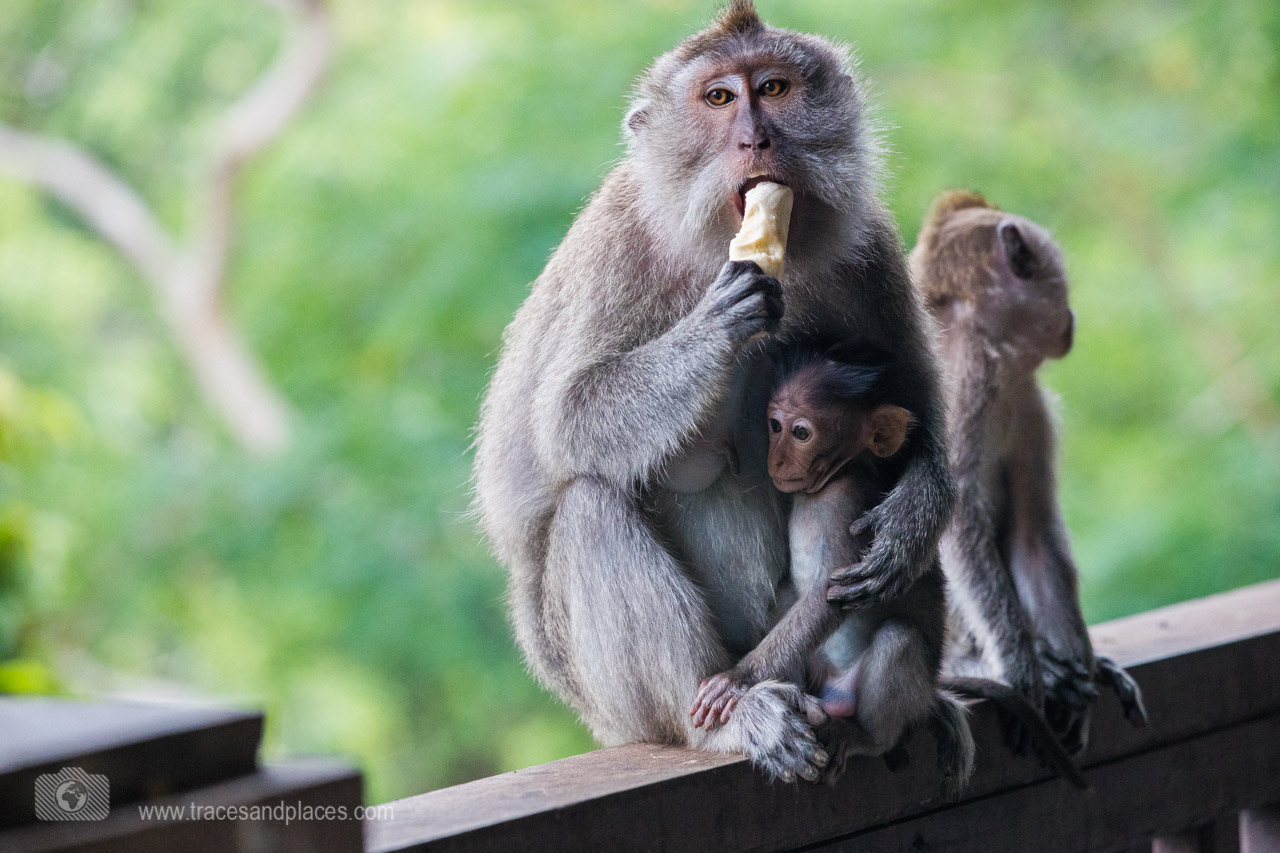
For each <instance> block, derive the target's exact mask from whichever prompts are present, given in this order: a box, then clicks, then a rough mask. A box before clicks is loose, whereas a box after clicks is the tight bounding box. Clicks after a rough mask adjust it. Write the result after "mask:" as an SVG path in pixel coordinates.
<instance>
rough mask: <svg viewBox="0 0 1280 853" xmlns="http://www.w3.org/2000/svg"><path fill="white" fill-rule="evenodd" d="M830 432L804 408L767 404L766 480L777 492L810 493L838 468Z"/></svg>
mask: <svg viewBox="0 0 1280 853" xmlns="http://www.w3.org/2000/svg"><path fill="white" fill-rule="evenodd" d="M831 439H832V436H831V435H830V433H829V432H828V431H827V430H826V429H823V428H822V426H819V425H818V424H817V423H815V421H814V419H813V418H811V417H809V413H808V412H807V411H805V410H804V409H803V408H800V409H797V408H795V407H794V406H793V405H791V404H790V402H789V401H788V402H783V401H780V400H774V401H773V402H772V403H770V405H769V478H770V479H772V480H773V485H774V486H775V487H777V489H778V491H780V492H786V493H788V494H790V493H792V492H807V493H809V494H813V493H815V492H819V491H821V490H822V487H823V486H825V485H826V484H827V481H828V480H829V479H831V475H832V474H834V473H835V472H836V469H837V468H838V467H839V466H838V465H836V464H835V463H836V462H837V461H840V460H838V459H836V457H835V454H833V453H832V451H833V450H834V449H835V448H834V447H833V446H832V445H833V442H832V440H831Z"/></svg>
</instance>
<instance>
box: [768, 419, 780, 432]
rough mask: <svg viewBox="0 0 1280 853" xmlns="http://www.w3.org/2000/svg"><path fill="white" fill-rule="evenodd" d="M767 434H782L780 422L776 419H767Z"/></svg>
mask: <svg viewBox="0 0 1280 853" xmlns="http://www.w3.org/2000/svg"><path fill="white" fill-rule="evenodd" d="M769 432H782V422H781V421H779V420H778V419H777V418H769Z"/></svg>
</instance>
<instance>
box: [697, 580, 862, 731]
mask: <svg viewBox="0 0 1280 853" xmlns="http://www.w3.org/2000/svg"><path fill="white" fill-rule="evenodd" d="M843 618H844V614H842V613H841V612H840V608H839V607H838V606H836V605H833V604H830V603H829V602H828V601H827V598H826V582H825V578H819V579H818V582H817V583H814V584H812V585H810V587H809V588H808V589H807V590H805V591H804V593H803V594H802V595H801V596H800V598H799V600H797V601H796V603H795V604H793V605H792V606H791V607H790V608H789V609H788V610H787V612H786V613H785V614H783V616H782V618H781V619H780V620H779V621H778V624H776V625H774V626H773V629H772V630H770V631H769V633H768V634H767V635H765V638H764V639H763V640H761V641H760V645H758V646H756V647H755V648H754V649H752V650H751V651H750V652H749V653H748V654H747V655H746V656H745V657H743V658H742V660H740V661H739V662H738V664H737V665H736V666H734V668H733V669H731V670H728V671H727V672H721V673H719V674H717V675H713V676H711V677H710V678H708V679H707V680H706V681H704V682H702V686H701V687H700V688H699V689H698V695H697V697H696V698H695V699H694V702H693V707H692V708H690V709H689V714H690V716H692V717H693V722H694V725H695V726H703V725H706V726H708V727H710V728H715V727H716V726H718V725H722V724H724V723H727V722H728V721H729V717H730V715H731V714H732V713H733V709H734V707H735V706H736V705H737V704H738V699H739V698H741V697H742V696H743V695H744V694H745V693H746V691H747V690H749V689H750V688H751V687H752V686H753V685H755V684H759V683H760V682H761V681H767V680H769V679H779V680H790V679H792V678H794V677H796V676H795V675H794V674H795V673H796V672H797V671H800V670H802V669H803V665H804V662H805V661H806V660H807V659H808V658H809V656H810V655H811V654H812V653H813V651H814V650H815V649H817V648H818V646H820V645H821V644H822V642H823V641H824V640H826V639H827V637H829V636H831V632H832V631H834V630H835V629H836V628H837V627H838V626H839V624H840V622H841V621H842V620H843Z"/></svg>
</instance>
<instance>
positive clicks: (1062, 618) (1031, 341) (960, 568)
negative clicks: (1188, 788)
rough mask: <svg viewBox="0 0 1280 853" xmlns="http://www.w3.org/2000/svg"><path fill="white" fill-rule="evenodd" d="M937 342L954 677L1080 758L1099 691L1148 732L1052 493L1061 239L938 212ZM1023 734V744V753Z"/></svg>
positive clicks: (974, 203)
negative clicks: (1087, 612) (1081, 592)
mask: <svg viewBox="0 0 1280 853" xmlns="http://www.w3.org/2000/svg"><path fill="white" fill-rule="evenodd" d="M911 265H912V272H913V274H914V277H915V280H916V282H917V285H918V286H919V287H920V289H921V291H922V292H923V294H924V297H925V299H926V302H927V304H928V306H929V309H930V311H931V312H932V313H933V316H934V317H935V319H936V320H937V321H938V324H939V326H940V327H941V330H942V331H941V341H942V359H943V362H944V365H945V368H946V371H947V395H948V402H949V404H950V418H949V425H950V430H951V441H950V445H951V457H952V469H953V472H954V474H955V477H956V481H957V484H958V486H959V490H960V492H959V497H960V499H959V501H958V503H957V509H956V514H955V518H954V519H953V520H952V523H951V526H950V528H949V529H948V531H947V533H946V535H945V536H944V538H943V542H942V558H943V566H944V569H945V571H946V575H947V580H948V582H949V586H950V590H951V606H952V615H953V626H954V630H953V631H952V645H951V648H950V649H949V651H948V654H947V669H948V670H949V671H950V672H951V673H953V674H955V675H960V676H970V675H971V676H983V677H988V678H993V679H998V680H1001V681H1004V682H1006V683H1008V684H1009V685H1011V686H1012V687H1014V688H1016V689H1017V690H1018V691H1019V692H1021V693H1022V694H1023V695H1024V696H1026V697H1027V698H1028V699H1029V700H1030V701H1031V702H1032V703H1033V704H1034V705H1035V706H1036V707H1037V708H1039V709H1043V710H1044V712H1045V716H1046V717H1047V719H1048V720H1049V722H1050V724H1051V725H1052V726H1053V728H1054V730H1055V732H1056V733H1057V735H1058V737H1059V738H1060V740H1061V741H1062V744H1063V745H1064V746H1065V747H1066V748H1067V749H1068V750H1069V751H1070V752H1072V753H1074V754H1078V753H1080V752H1081V751H1083V750H1084V748H1085V745H1086V743H1087V739H1088V731H1089V707H1090V705H1091V703H1092V701H1093V699H1094V697H1096V695H1097V687H1096V686H1095V685H1096V682H1098V681H1102V682H1104V683H1107V684H1110V685H1111V686H1113V687H1114V689H1115V690H1116V691H1117V693H1118V695H1119V696H1120V698H1121V701H1122V703H1123V705H1124V708H1125V713H1126V715H1127V716H1128V717H1129V719H1130V720H1131V721H1133V722H1135V723H1142V722H1145V710H1144V709H1143V706H1142V698H1141V693H1140V692H1139V690H1138V687H1137V685H1136V684H1135V683H1134V682H1133V681H1132V680H1131V679H1130V678H1129V677H1128V675H1127V674H1125V673H1124V671H1123V670H1121V669H1120V668H1119V667H1118V666H1116V665H1115V664H1114V662H1112V661H1110V660H1107V659H1105V658H1095V656H1094V653H1093V648H1092V646H1091V644H1090V642H1089V634H1088V631H1087V630H1086V629H1085V624H1084V618H1083V616H1082V615H1081V612H1080V604H1079V600H1078V597H1077V578H1076V569H1075V564H1074V563H1073V561H1072V559H1071V550H1070V546H1069V544H1068V541H1067V531H1066V526H1065V524H1064V523H1063V520H1062V513H1061V510H1060V508H1059V506H1058V499H1057V491H1056V485H1055V471H1054V465H1055V460H1054V457H1055V443H1054V428H1053V423H1052V419H1051V416H1050V412H1049V404H1048V402H1047V400H1046V395H1045V392H1044V391H1043V390H1042V389H1041V387H1040V385H1039V383H1038V382H1037V380H1036V375H1035V374H1036V370H1037V368H1038V367H1039V366H1040V365H1041V364H1042V363H1043V362H1044V361H1045V359H1050V358H1061V357H1062V356H1064V355H1066V354H1067V352H1068V351H1069V350H1070V348H1071V345H1072V340H1073V334H1074V325H1075V318H1074V315H1073V314H1072V312H1071V309H1070V308H1069V307H1068V305H1067V279H1066V274H1065V272H1064V269H1063V265H1062V256H1061V254H1060V252H1059V250H1058V247H1057V246H1056V245H1055V244H1054V242H1053V240H1052V238H1051V237H1050V236H1049V233H1048V232H1047V231H1045V230H1044V229H1043V228H1041V227H1040V226H1039V225H1036V224H1035V223H1033V222H1030V221H1029V220H1027V219H1024V218H1022V217H1020V216H1014V215H1012V214H1008V213H1004V212H1002V211H1000V210H997V209H995V208H993V207H991V206H989V205H988V204H987V203H986V201H985V200H984V199H982V198H981V197H980V196H977V195H973V194H970V193H963V192H950V193H945V194H943V195H941V196H940V197H939V198H938V199H936V200H935V202H934V204H933V207H932V209H931V210H930V212H929V214H928V216H927V217H926V219H925V223H924V228H923V230H922V232H921V234H920V239H919V242H918V243H917V245H916V248H915V250H914V251H913V252H912V254H911ZM1025 735H1026V733H1025V732H1018V731H1016V729H1015V731H1014V732H1013V734H1012V738H1013V739H1014V741H1015V745H1016V746H1018V747H1019V748H1020V749H1022V748H1025V746H1026V739H1025Z"/></svg>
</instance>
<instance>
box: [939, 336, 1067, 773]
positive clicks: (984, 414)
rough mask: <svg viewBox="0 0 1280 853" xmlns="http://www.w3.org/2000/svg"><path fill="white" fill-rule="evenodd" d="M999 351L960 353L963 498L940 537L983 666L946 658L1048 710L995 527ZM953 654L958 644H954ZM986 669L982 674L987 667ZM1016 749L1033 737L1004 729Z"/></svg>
mask: <svg viewBox="0 0 1280 853" xmlns="http://www.w3.org/2000/svg"><path fill="white" fill-rule="evenodd" d="M993 358H994V356H992V355H991V354H990V353H988V352H986V351H985V349H984V348H982V347H981V346H978V345H975V346H972V347H970V348H969V349H967V350H966V351H965V352H964V353H963V354H962V355H960V356H957V359H958V360H959V361H960V362H961V363H965V364H968V365H969V366H970V369H969V370H968V371H966V372H965V373H963V374H962V375H960V376H959V377H957V379H956V383H955V385H954V387H953V388H952V394H953V396H954V397H955V398H956V399H957V400H959V401H960V403H959V404H958V405H957V407H956V409H957V411H956V417H955V418H954V419H953V421H952V424H951V427H952V431H953V435H952V442H951V452H952V456H953V459H952V466H953V468H954V469H955V476H956V483H957V485H958V487H959V492H960V497H959V501H958V502H957V504H956V512H955V518H954V519H952V522H951V527H950V528H949V529H948V531H947V533H946V535H945V536H944V537H943V539H942V565H943V568H944V570H945V571H946V575H947V583H948V593H949V599H950V603H951V608H952V612H953V614H955V615H957V616H959V618H960V621H961V625H960V626H959V628H960V631H959V632H958V633H959V634H960V635H961V636H967V637H969V638H971V639H972V640H973V641H974V642H975V645H976V647H977V649H978V650H979V651H980V653H981V659H982V662H983V663H984V664H985V667H981V668H980V667H976V666H974V665H973V664H974V663H975V661H974V660H972V659H969V660H964V661H955V663H956V664H961V663H962V664H963V669H962V670H961V667H960V666H953V660H954V657H953V658H952V659H950V660H948V663H947V668H948V670H950V671H951V672H953V674H965V675H972V676H976V677H986V678H993V679H996V680H998V681H1003V682H1005V683H1006V684H1009V685H1010V686H1012V687H1014V688H1016V689H1017V690H1018V691H1019V692H1021V693H1022V694H1023V695H1024V696H1026V697H1027V700H1028V701H1030V702H1031V704H1032V705H1033V706H1034V707H1035V709H1036V710H1037V711H1040V710H1042V709H1043V708H1044V684H1043V675H1042V673H1041V668H1040V660H1039V658H1038V657H1037V656H1036V648H1035V635H1034V633H1033V631H1032V628H1031V624H1030V621H1029V620H1028V617H1027V612H1026V610H1025V609H1024V607H1023V604H1022V602H1021V600H1019V598H1018V590H1017V588H1016V586H1015V585H1014V579H1013V575H1012V573H1011V572H1010V570H1009V567H1008V566H1007V565H1006V564H1005V560H1004V557H1003V555H1002V553H1001V549H1000V540H999V535H998V532H997V527H998V525H997V503H996V500H995V499H996V497H1002V495H999V490H1000V486H999V485H997V484H998V482H999V477H998V476H997V475H996V473H995V469H996V466H998V465H999V464H1000V463H999V458H998V457H996V456H995V454H996V446H997V445H998V444H999V439H1000V436H999V435H998V434H997V433H998V432H999V431H1000V430H1001V429H1002V428H1003V424H1002V423H1001V421H1000V420H999V418H998V414H999V411H1000V409H999V407H998V406H997V403H998V402H999V397H1000V394H1001V393H1002V392H1003V389H1002V388H1001V386H1000V383H999V382H998V381H997V370H996V365H995V363H994V361H993ZM948 651H949V655H954V652H955V649H954V648H952V649H949V650H948ZM983 669H985V671H982V670H983ZM1007 735H1008V736H1009V740H1010V745H1011V746H1012V747H1013V748H1014V749H1015V750H1016V751H1017V752H1019V753H1025V752H1026V750H1027V748H1029V746H1030V736H1029V735H1028V734H1027V733H1026V732H1024V731H1019V730H1017V729H1013V730H1007Z"/></svg>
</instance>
